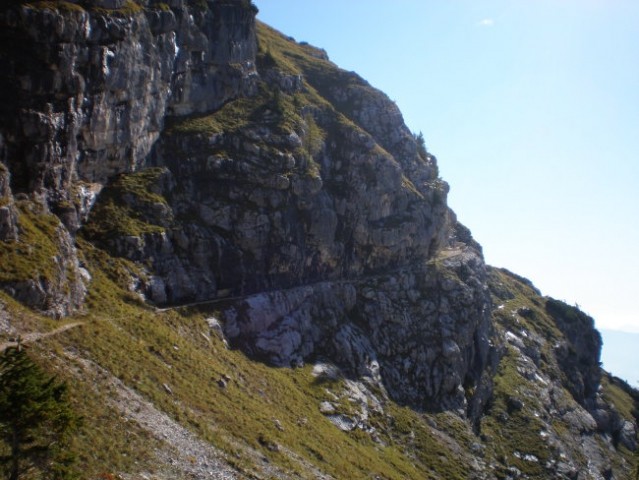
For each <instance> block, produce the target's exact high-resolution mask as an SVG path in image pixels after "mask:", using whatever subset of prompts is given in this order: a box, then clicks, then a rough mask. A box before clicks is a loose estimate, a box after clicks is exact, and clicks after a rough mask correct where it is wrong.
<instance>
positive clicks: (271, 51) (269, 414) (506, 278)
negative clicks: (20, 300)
mask: <svg viewBox="0 0 639 480" xmlns="http://www.w3.org/2000/svg"><path fill="white" fill-rule="evenodd" d="M260 52H261V53H260V55H261V57H262V58H261V61H263V62H272V63H274V64H277V65H278V66H279V67H280V68H281V69H282V70H283V71H285V72H286V73H291V74H298V73H304V74H305V75H306V77H307V79H308V81H309V82H310V84H309V85H308V86H309V88H308V90H307V91H306V92H304V93H303V94H301V95H300V96H298V97H297V98H294V97H293V98H289V97H288V96H287V97H286V98H284V99H281V98H280V99H276V100H277V101H278V102H280V105H279V108H280V109H281V110H280V116H279V119H278V121H277V122H278V123H277V124H276V125H274V127H276V128H281V129H282V130H286V129H295V128H298V127H299V125H301V123H302V122H303V121H304V119H303V118H301V117H300V116H299V115H298V114H297V113H296V112H295V111H292V110H291V107H292V106H293V107H294V106H296V102H297V104H298V105H299V104H302V103H308V104H312V105H315V106H316V107H317V108H320V109H322V110H323V111H324V112H327V113H330V114H331V115H333V118H334V120H335V121H337V122H343V123H345V124H349V125H350V126H352V127H353V128H356V127H354V126H353V125H352V122H350V120H348V119H347V117H348V108H349V106H348V105H339V106H337V110H339V112H337V111H336V110H334V109H333V107H332V106H329V105H328V104H327V103H326V101H325V100H324V99H323V98H322V96H321V92H322V90H323V89H324V88H326V85H327V82H328V81H329V80H330V81H338V82H344V84H347V83H348V82H351V81H353V77H352V76H351V75H350V74H347V73H341V72H339V71H338V70H337V69H336V67H334V66H333V65H332V64H330V63H329V62H326V61H324V60H320V59H317V58H315V57H313V56H312V55H311V53H313V52H312V49H311V48H310V47H304V46H300V45H296V44H292V43H290V42H288V41H286V40H285V39H284V38H283V37H281V36H280V35H278V34H277V33H276V32H274V31H272V30H271V29H269V28H268V27H265V26H260ZM311 84H312V85H313V87H311ZM257 100H258V102H257V103H253V100H238V101H236V102H231V104H229V105H227V106H226V107H224V108H223V109H222V110H220V111H219V112H217V113H215V114H213V115H208V116H201V117H198V118H191V119H187V120H185V121H184V122H181V123H177V124H175V125H173V126H172V128H173V129H174V132H177V133H180V134H189V133H196V134H197V133H203V132H206V133H210V132H214V131H219V130H221V129H223V130H228V129H231V130H234V129H239V128H242V126H243V125H245V123H246V122H247V121H255V120H256V119H257V118H259V115H260V113H261V112H262V113H263V109H264V106H265V105H266V106H268V105H269V102H271V101H274V99H273V98H272V97H269V96H260V97H258V98H257ZM151 173H153V172H151ZM150 180H152V178H147V177H145V176H144V174H142V175H138V176H137V177H134V176H130V177H126V176H124V177H122V178H121V179H120V180H119V181H118V182H116V183H115V184H114V186H113V187H112V188H113V190H112V192H115V193H117V192H118V191H121V192H124V193H129V194H130V193H131V190H132V189H133V190H137V189H140V190H141V191H135V192H133V193H135V195H137V197H139V198H138V200H139V201H140V202H142V203H144V202H150V203H154V202H155V203H162V199H161V198H157V197H156V196H154V194H152V193H150V192H147V191H146V190H145V188H146V187H145V182H147V181H150ZM138 181H139V183H138ZM114 205H115V204H114ZM114 208H116V207H114ZM23 210H24V209H23ZM25 212H26V210H25ZM106 213H107V214H108V215H106V216H105V219H106V221H107V223H106V224H105V225H102V227H104V228H103V229H102V230H100V229H99V227H100V225H95V224H94V226H95V227H96V228H97V229H96V231H95V232H93V233H94V234H95V236H100V235H109V234H111V233H118V229H119V228H122V225H123V224H122V218H120V216H122V215H123V216H124V217H128V218H132V219H133V220H136V219H135V213H134V212H131V211H126V210H124V211H123V210H117V211H107V212H106ZM29 215H31V214H30V213H28V212H27V213H25V217H24V223H23V226H24V228H25V232H26V233H25V237H23V240H24V242H25V243H24V244H23V245H21V247H20V248H28V247H29V245H31V244H33V245H36V244H39V242H40V240H39V239H40V238H41V237H44V236H46V234H47V232H49V231H50V230H51V222H50V221H49V220H47V217H46V216H43V217H41V218H40V217H39V216H37V215H35V216H33V215H32V216H29ZM126 225H128V228H130V230H133V231H136V232H137V231H139V232H141V233H144V232H146V231H147V229H151V230H154V229H155V228H159V227H157V226H155V225H153V226H149V225H146V224H140V223H135V222H133V223H131V224H125V226H126ZM43 245H45V247H46V245H47V243H46V241H45V242H44V243H43ZM0 247H1V248H2V249H3V250H2V252H3V264H2V272H1V274H2V275H5V276H7V275H8V276H10V277H11V278H14V277H15V275H18V276H20V275H28V276H32V275H33V274H34V271H32V270H33V269H34V268H35V269H36V270H38V269H44V270H46V268H47V267H46V264H47V262H46V258H43V259H42V261H40V260H37V259H34V260H33V261H29V262H28V264H25V263H24V262H25V256H24V255H22V254H16V252H17V251H16V250H14V249H15V248H17V247H16V246H15V245H8V244H0ZM80 249H81V252H82V254H83V256H84V258H85V263H86V264H87V266H88V268H89V269H90V270H91V273H92V276H93V281H92V284H91V290H90V291H91V293H90V296H89V299H88V312H87V313H86V314H85V315H83V316H81V317H79V318H74V319H69V320H70V321H82V322H84V326H82V327H80V328H77V329H72V330H69V331H68V332H65V333H64V334H61V335H59V336H55V337H51V338H48V339H47V340H45V341H42V342H41V343H39V344H37V345H34V346H32V347H31V351H32V354H33V355H34V356H35V357H37V358H38V359H39V360H40V362H41V363H42V365H43V366H44V367H45V368H47V369H49V370H50V371H52V372H55V373H56V374H57V375H58V376H59V377H61V378H63V379H66V380H67V381H68V382H69V384H70V386H71V392H72V397H73V401H74V404H75V406H76V408H77V410H78V411H79V412H80V414H81V415H83V417H84V418H85V421H84V425H83V427H82V430H81V432H80V434H79V435H78V437H77V441H76V445H75V449H76V451H77V453H78V455H79V457H80V462H81V463H80V466H81V468H82V470H83V472H84V474H85V476H86V477H87V478H91V477H96V476H97V475H99V474H102V473H111V472H113V473H115V472H131V473H135V472H141V471H153V470H154V469H160V470H161V469H162V468H163V467H162V466H161V465H160V466H158V465H156V463H157V462H156V460H155V457H154V451H155V450H156V449H157V448H160V447H161V443H160V442H159V441H158V440H156V439H154V438H153V437H152V436H151V435H150V434H149V432H148V431H145V430H144V429H143V428H142V427H140V426H139V425H137V424H136V423H135V422H131V421H127V420H126V419H125V418H124V417H123V415H122V412H120V411H118V410H117V409H116V408H115V407H114V406H112V405H110V404H109V402H108V401H105V400H106V399H108V398H109V395H111V394H112V392H111V390H110V388H111V386H110V383H109V382H108V378H103V379H100V378H99V377H89V376H86V375H83V374H82V373H81V370H79V367H78V363H77V360H76V359H77V358H85V359H90V360H91V361H92V362H95V363H96V364H98V365H100V366H101V367H102V368H104V369H105V370H106V372H108V374H109V375H113V376H114V377H116V378H118V379H119V380H121V381H122V382H123V383H124V384H125V385H126V386H128V387H130V388H132V389H134V390H135V391H136V392H138V393H139V394H140V395H141V396H143V397H144V398H146V399H148V400H149V401H151V402H152V403H153V404H154V405H155V406H156V407H157V408H159V409H160V410H162V411H164V412H166V413H167V414H168V415H170V416H171V417H172V418H173V419H175V420H176V421H178V422H179V423H180V424H182V425H184V426H185V427H187V428H188V429H190V430H191V431H192V432H194V433H195V434H196V435H198V436H199V437H201V438H204V439H206V440H208V441H210V442H211V443H212V444H214V445H216V446H217V447H218V448H220V449H221V450H222V451H223V452H225V453H226V454H227V455H228V461H229V462H231V463H233V464H234V466H235V467H236V468H238V469H239V470H241V471H244V472H247V474H248V472H254V471H257V470H259V468H258V465H256V459H255V457H254V456H251V455H248V454H247V453H246V450H245V449H243V448H241V446H242V445H248V446H250V447H251V448H253V449H255V450H257V451H258V452H260V455H261V456H263V457H264V458H266V459H268V462H270V464H272V465H276V466H279V467H280V468H281V469H282V470H284V471H288V472H290V475H291V476H292V477H296V478H313V474H311V473H309V471H308V469H307V468H306V467H305V466H304V465H303V464H302V463H300V462H298V461H296V460H294V459H293V458H292V457H291V456H290V455H288V454H287V453H286V449H289V450H290V451H292V452H293V453H294V454H296V455H298V456H299V457H301V458H302V459H305V460H306V461H307V462H309V463H311V464H313V465H315V466H317V467H318V468H319V469H320V470H322V471H324V472H326V473H328V474H330V475H332V476H334V477H336V478H343V479H358V478H362V479H364V478H376V476H377V477H378V478H385V479H407V478H415V479H418V478H419V479H423V478H445V479H464V478H468V477H469V475H470V470H471V468H472V467H471V465H470V463H469V461H468V458H467V456H466V455H467V453H465V452H469V451H470V445H471V444H472V443H473V442H475V441H476V439H475V438H474V437H473V436H472V434H471V432H470V429H469V426H468V425H467V424H466V423H465V422H463V421H462V420H460V419H458V418H456V417H454V416H452V415H450V414H445V413H444V414H438V415H434V414H428V415H427V414H420V413H416V412H414V411H411V410H410V409H407V408H404V407H400V406H398V405H395V404H393V403H392V402H387V403H386V405H385V406H384V411H385V412H384V414H380V415H378V416H376V417H374V418H373V419H372V420H371V423H373V424H374V425H375V426H376V427H377V429H378V431H379V432H380V438H379V441H373V439H372V438H371V436H370V435H368V434H367V433H365V432H363V431H361V430H354V431H352V432H349V433H346V432H342V431H341V430H339V429H337V428H336V427H335V426H334V425H333V424H332V423H330V422H329V420H328V419H327V418H326V417H325V416H324V415H322V414H321V413H320V412H319V408H318V406H319V403H320V402H321V401H322V400H327V399H330V398H331V396H330V394H329V393H327V391H333V392H335V394H336V395H338V396H339V395H340V392H341V390H342V388H343V382H342V381H340V380H337V381H334V382H328V383H323V382H318V381H317V379H315V378H314V377H313V376H312V374H311V368H310V367H308V366H307V367H304V368H300V369H295V370H290V369H273V368H269V367H267V366H265V365H263V364H261V363H258V362H254V361H251V360H250V359H248V358H246V357H245V356H244V355H243V354H242V353H241V352H238V351H233V350H228V349H226V348H225V346H224V344H223V343H222V341H221V340H220V339H219V338H217V337H216V336H215V335H214V334H213V333H212V332H211V331H210V330H209V327H208V324H207V323H206V321H205V318H206V316H207V315H206V314H205V313H203V312H200V311H197V310H193V309H191V310H189V309H185V310H179V311H167V312H158V311H155V310H153V309H152V308H150V307H148V306H147V305H144V304H143V303H141V302H140V300H139V299H138V298H137V297H136V296H135V295H133V294H131V293H129V292H128V290H127V285H128V284H129V282H130V275H131V273H132V272H133V273H135V272H136V270H137V269H136V267H135V265H132V264H130V263H127V262H126V261H123V260H121V259H114V258H111V257H109V256H108V255H106V254H105V253H104V252H102V251H101V250H98V249H96V248H95V247H93V246H92V245H91V244H90V243H87V242H80ZM17 253H20V252H17ZM47 255H48V254H47ZM11 272H18V273H15V274H14V273H11ZM35 273H36V274H37V272H35ZM496 275H498V276H499V279H500V281H501V282H502V283H504V285H505V288H506V289H507V290H508V291H510V292H511V293H512V294H513V295H514V297H513V298H511V299H509V300H507V301H504V302H503V303H504V304H505V307H504V308H503V309H497V310H496V313H495V318H496V321H497V323H498V325H500V327H499V328H500V329H502V330H504V329H515V328H518V327H519V328H520V327H521V324H520V322H526V328H528V329H531V330H534V331H535V332H537V333H539V334H540V335H541V336H543V337H544V338H546V339H547V341H548V343H550V344H551V343H552V342H553V340H554V339H556V338H559V336H560V335H561V333H560V332H559V330H558V329H557V328H556V326H555V325H554V324H553V323H552V321H551V319H550V318H549V317H548V316H547V315H546V314H545V310H544V306H543V305H544V304H543V299H541V298H540V297H538V296H537V294H536V293H535V292H534V290H533V289H531V288H530V287H529V286H527V285H526V284H524V283H522V282H520V281H519V280H517V279H515V278H514V277H512V276H510V275H507V274H505V273H503V272H497V273H496ZM0 295H3V296H1V297H0V300H1V301H2V302H3V303H4V304H6V309H7V310H8V312H9V313H10V315H11V317H12V318H13V323H14V324H15V325H19V326H20V328H21V329H24V330H26V331H46V330H50V329H52V328H54V327H55V323H54V322H52V321H51V320H50V319H47V318H44V317H40V316H38V315H37V314H35V313H33V312H30V311H28V310H26V309H24V308H23V307H22V306H20V305H18V304H16V303H15V302H13V301H12V300H11V299H10V298H8V297H6V296H4V294H0ZM496 304H498V303H496ZM521 308H526V309H528V310H530V311H533V312H535V315H534V319H535V320H534V322H533V321H531V320H529V319H527V318H524V317H521V316H516V315H515V316H514V315H511V313H510V312H513V311H517V310H518V309H521ZM550 353H551V352H550V351H546V352H542V359H541V361H542V364H543V363H544V362H546V363H550ZM76 372H80V374H78V373H76ZM224 376H228V377H229V378H230V381H229V382H228V385H227V387H226V388H220V386H219V385H218V380H219V379H220V378H222V377H224ZM164 384H166V385H167V386H168V387H169V389H170V391H169V390H168V389H167V388H165V387H164ZM524 387H525V383H523V380H522V379H521V377H520V376H518V375H517V374H516V359H515V357H514V356H513V355H512V351H510V350H509V351H507V352H506V355H505V356H504V358H503V360H502V362H501V364H500V366H499V370H498V373H497V376H496V379H495V390H496V396H495V401H494V403H493V408H492V411H491V415H490V416H488V417H487V418H486V419H485V421H484V422H483V424H482V430H483V432H484V434H485V435H487V436H488V438H492V441H490V440H489V441H488V447H487V450H486V453H485V455H486V461H491V459H497V461H498V462H502V461H504V462H505V461H506V460H507V461H508V463H514V464H516V465H519V464H520V463H522V462H519V460H518V459H516V458H514V457H513V456H512V452H513V451H514V450H519V451H526V452H534V453H535V455H537V456H538V457H539V458H541V459H543V458H544V457H545V455H546V452H544V449H543V445H541V444H540V443H539V437H538V436H537V435H532V434H531V432H535V430H536V429H538V427H539V426H538V425H537V424H536V423H535V422H536V420H535V419H534V416H531V415H530V412H529V411H527V410H523V411H521V412H519V413H515V414H512V412H511V415H510V418H511V419H512V421H511V422H509V423H508V424H506V425H504V424H502V423H500V422H499V421H498V419H497V417H498V414H499V413H500V412H504V411H508V399H509V398H510V397H512V396H514V395H519V394H520V393H519V391H520V389H522V388H524ZM604 389H605V390H606V392H608V393H607V395H608V398H609V399H610V400H611V401H613V402H614V403H615V404H618V409H619V411H621V412H623V413H627V412H628V411H629V408H630V407H629V405H632V399H630V397H629V396H628V394H627V393H626V392H624V391H623V390H622V389H619V388H615V387H614V385H611V384H609V383H608V384H607V383H606V382H604ZM352 408H354V407H353V406H351V405H349V403H348V402H347V401H343V402H341V403H340V409H341V410H343V411H344V413H348V411H349V409H352ZM275 420H277V422H276V421H275ZM435 427H436V428H435ZM559 428H560V427H558V429H559ZM505 439H509V440H505ZM509 442H510V443H509ZM274 445H279V446H281V447H282V448H279V449H276V448H273V446H274ZM284 447H285V448H284ZM518 462H519V463H518ZM519 466H522V468H528V467H529V466H528V465H526V464H523V463H522V465H519ZM530 468H532V467H530ZM529 473H530V474H531V475H534V474H537V473H538V472H537V471H529Z"/></svg>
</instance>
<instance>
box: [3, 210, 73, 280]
mask: <svg viewBox="0 0 639 480" xmlns="http://www.w3.org/2000/svg"><path fill="white" fill-rule="evenodd" d="M16 205H17V207H18V211H19V218H18V225H19V232H20V233H19V238H18V240H17V241H12V242H2V241H0V258H2V268H1V269H0V282H15V281H21V280H30V279H36V280H38V279H41V280H47V279H49V278H51V276H52V274H53V272H54V270H55V269H56V268H58V265H57V263H56V261H55V257H56V256H57V255H59V253H60V252H59V246H58V244H57V243H56V238H57V236H58V229H59V228H61V227H60V221H59V220H58V218H57V217H56V216H54V215H51V214H47V213H44V212H43V211H41V208H40V207H38V206H37V205H34V204H32V203H30V202H26V201H25V202H18V203H17V204H16Z"/></svg>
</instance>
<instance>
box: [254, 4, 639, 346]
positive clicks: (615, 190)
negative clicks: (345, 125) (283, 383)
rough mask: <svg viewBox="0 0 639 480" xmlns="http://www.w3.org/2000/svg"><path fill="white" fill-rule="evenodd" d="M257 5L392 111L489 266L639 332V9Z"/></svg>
mask: <svg viewBox="0 0 639 480" xmlns="http://www.w3.org/2000/svg"><path fill="white" fill-rule="evenodd" d="M254 3H255V4H256V5H257V6H258V7H259V9H260V13H259V14H258V18H260V19H261V20H263V21H265V22H266V23H268V24H269V25H271V26H273V27H275V28H277V29H278V30H280V31H282V32H283V33H285V34H287V35H291V36H293V37H295V38H296V39H297V40H299V41H301V40H305V41H308V42H309V43H311V44H313V45H316V46H318V47H322V48H324V49H326V50H327V52H328V54H329V56H330V58H331V60H333V61H334V62H335V63H337V64H338V65H339V66H340V67H342V68H345V69H347V70H354V71H356V72H358V73H359V74H360V75H362V76H363V77H364V78H365V79H367V80H368V81H369V82H370V83H371V84H372V85H373V86H375V87H377V88H379V89H381V90H383V91H384V92H386V93H387V94H388V95H389V96H390V97H391V98H392V99H393V100H395V101H396V102H397V104H398V105H399V107H400V109H401V110H402V112H403V114H404V118H405V120H406V122H407V124H408V126H409V127H410V128H411V129H412V130H413V131H415V132H419V131H422V132H423V134H424V137H425V139H426V145H427V147H428V149H429V151H430V152H431V153H433V154H434V155H435V156H436V157H437V158H438V160H439V165H440V172H441V175H442V177H443V178H444V179H445V180H446V181H448V182H449V183H450V185H451V193H450V196H449V203H450V205H451V206H452V208H453V209H454V210H455V211H456V213H457V215H458V217H459V219H460V220H461V221H462V223H465V224H466V225H467V226H468V227H469V228H470V229H471V230H472V232H473V235H474V236H475V238H476V239H477V240H478V241H479V242H480V243H481V244H482V245H483V247H484V253H485V256H486V260H487V262H488V263H490V264H492V265H495V266H500V267H506V268H509V269H510V270H513V271H515V272H516V273H518V274H520V275H524V276H526V277H528V278H530V279H531V280H532V281H533V282H534V283H535V284H536V285H537V287H539V288H540V289H541V290H542V292H543V293H544V294H547V295H550V296H553V297H555V298H559V299H562V300H565V301H567V302H569V303H572V304H574V303H577V304H579V306H580V307H581V308H582V309H583V310H584V311H586V312H587V313H589V314H590V315H592V316H593V317H595V319H596V322H597V325H598V326H599V327H600V328H608V329H617V330H627V331H637V332H639V314H637V306H636V304H637V302H638V299H639V2H637V1H636V0H526V1H524V0H403V1H395V2H389V1H377V0H367V1H364V0H349V1H345V0H341V1H335V0H324V1H322V2H318V1H310V0H308V1H302V0H254ZM637 347H639V345H637Z"/></svg>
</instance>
